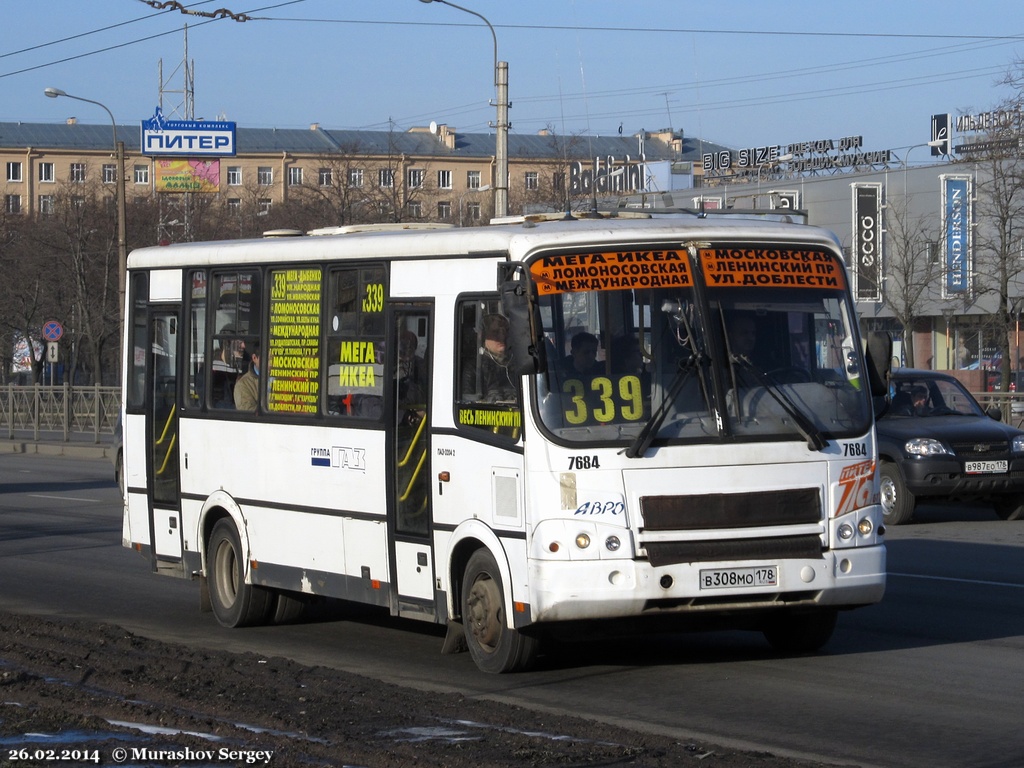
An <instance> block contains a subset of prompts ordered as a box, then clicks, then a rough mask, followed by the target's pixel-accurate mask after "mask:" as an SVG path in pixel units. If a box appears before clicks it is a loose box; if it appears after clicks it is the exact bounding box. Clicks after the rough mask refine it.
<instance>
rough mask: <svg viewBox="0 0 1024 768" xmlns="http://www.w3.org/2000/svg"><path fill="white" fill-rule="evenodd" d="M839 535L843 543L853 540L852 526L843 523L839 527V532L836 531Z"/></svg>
mask: <svg viewBox="0 0 1024 768" xmlns="http://www.w3.org/2000/svg"><path fill="white" fill-rule="evenodd" d="M836 532H837V533H838V534H839V538H840V539H842V540H843V541H849V540H850V539H852V538H853V526H852V525H850V524H849V523H843V524H842V525H840V526H839V530H838V531H836Z"/></svg>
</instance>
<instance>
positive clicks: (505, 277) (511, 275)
mask: <svg viewBox="0 0 1024 768" xmlns="http://www.w3.org/2000/svg"><path fill="white" fill-rule="evenodd" d="M498 292H499V294H500V296H501V312H502V314H503V315H505V317H506V318H508V339H507V340H506V342H505V346H506V349H507V350H508V352H509V354H510V355H511V358H512V360H511V362H510V363H509V368H510V369H511V370H512V372H513V373H514V374H515V375H516V376H529V375H530V374H534V373H543V372H544V371H545V370H546V369H547V360H546V356H545V354H544V344H543V342H542V341H540V339H541V336H542V334H541V330H540V329H541V322H540V310H539V308H538V307H537V305H536V304H535V303H534V302H533V301H531V299H530V295H529V292H528V291H527V286H526V273H525V271H524V270H523V265H522V264H507V263H506V264H499V265H498Z"/></svg>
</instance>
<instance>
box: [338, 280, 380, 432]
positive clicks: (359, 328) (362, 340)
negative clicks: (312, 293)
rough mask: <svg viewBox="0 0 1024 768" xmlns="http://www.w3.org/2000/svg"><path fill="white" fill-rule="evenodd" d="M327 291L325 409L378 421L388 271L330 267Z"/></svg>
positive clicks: (341, 414)
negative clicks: (333, 268) (334, 268)
mask: <svg viewBox="0 0 1024 768" xmlns="http://www.w3.org/2000/svg"><path fill="white" fill-rule="evenodd" d="M327 290H328V296H327V301H328V302H329V303H328V307H329V311H328V317H327V323H328V326H327V360H328V363H327V365H328V368H327V411H328V413H330V414H331V415H332V416H341V417H346V418H356V419H373V420H375V421H380V419H381V418H382V417H383V414H384V300H385V299H386V298H387V292H388V291H387V272H386V271H385V269H384V267H383V266H380V265H373V266H364V267H355V268H350V269H337V270H332V271H331V272H330V273H329V275H328V289H327Z"/></svg>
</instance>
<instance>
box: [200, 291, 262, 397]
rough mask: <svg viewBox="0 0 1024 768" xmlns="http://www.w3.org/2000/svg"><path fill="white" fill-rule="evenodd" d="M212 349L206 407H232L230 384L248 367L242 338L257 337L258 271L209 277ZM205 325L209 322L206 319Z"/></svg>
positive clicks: (232, 389)
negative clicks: (211, 311) (212, 298)
mask: <svg viewBox="0 0 1024 768" xmlns="http://www.w3.org/2000/svg"><path fill="white" fill-rule="evenodd" d="M212 288H213V297H214V306H213V322H214V325H213V328H212V330H213V336H212V338H211V340H210V346H209V348H210V349H212V350H213V354H211V355H210V359H209V362H208V363H207V365H206V368H205V370H206V372H207V375H208V376H209V380H210V402H209V407H210V408H213V409H234V407H235V399H234V388H235V382H236V381H237V379H238V377H239V376H241V375H242V373H244V372H245V371H246V370H247V369H248V365H249V363H248V359H249V355H248V353H247V350H246V342H245V339H246V338H250V339H253V338H259V333H260V303H261V302H260V275H259V273H258V272H228V273H222V274H215V275H214V276H213V280H212ZM208 325H209V323H208Z"/></svg>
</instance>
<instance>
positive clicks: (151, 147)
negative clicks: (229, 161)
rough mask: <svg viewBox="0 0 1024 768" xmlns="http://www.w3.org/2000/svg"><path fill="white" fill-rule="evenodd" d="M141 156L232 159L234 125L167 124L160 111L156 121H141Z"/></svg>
mask: <svg viewBox="0 0 1024 768" xmlns="http://www.w3.org/2000/svg"><path fill="white" fill-rule="evenodd" d="M142 154H144V155H150V156H152V155H175V156H178V157H200V156H213V157H233V156H234V155H235V124H234V123H230V122H225V121H220V120H218V121H209V122H208V121H205V120H168V119H166V118H165V117H164V116H163V112H162V111H161V110H160V108H159V107H157V108H156V112H155V113H154V114H153V117H151V118H149V119H148V120H143V121H142Z"/></svg>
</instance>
